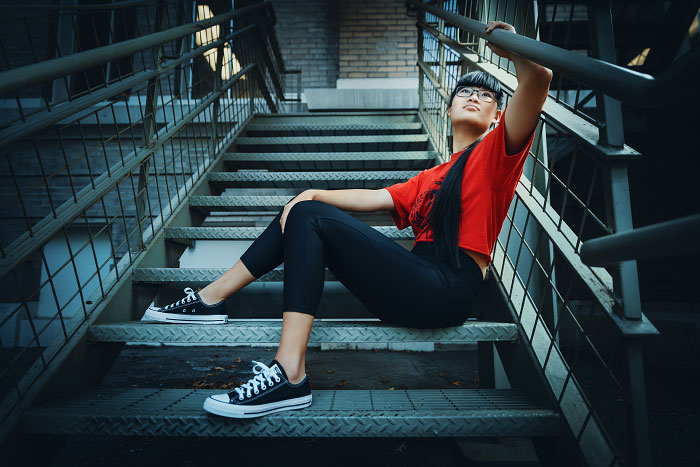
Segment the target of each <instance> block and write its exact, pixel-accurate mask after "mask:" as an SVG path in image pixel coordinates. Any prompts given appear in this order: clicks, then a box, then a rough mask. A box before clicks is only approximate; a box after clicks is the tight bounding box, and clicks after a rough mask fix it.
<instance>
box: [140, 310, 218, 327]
mask: <svg viewBox="0 0 700 467" xmlns="http://www.w3.org/2000/svg"><path fill="white" fill-rule="evenodd" d="M141 321H157V322H159V323H172V324H226V323H228V315H194V316H193V315H185V314H183V315H182V316H180V315H176V314H174V313H163V312H162V311H157V310H154V309H152V308H149V309H148V310H146V313H144V315H143V318H141Z"/></svg>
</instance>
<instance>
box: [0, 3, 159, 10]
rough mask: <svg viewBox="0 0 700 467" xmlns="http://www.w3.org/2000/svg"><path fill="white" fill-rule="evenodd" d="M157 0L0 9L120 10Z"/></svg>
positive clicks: (2, 6)
mask: <svg viewBox="0 0 700 467" xmlns="http://www.w3.org/2000/svg"><path fill="white" fill-rule="evenodd" d="M159 1H163V0H122V1H121V2H118V3H104V4H95V5H19V4H6V5H0V11H3V10H4V11H17V10H40V11H46V10H61V11H72V10H86V11H94V10H122V9H124V8H131V7H135V6H143V5H148V6H155V5H157V4H158V2H159Z"/></svg>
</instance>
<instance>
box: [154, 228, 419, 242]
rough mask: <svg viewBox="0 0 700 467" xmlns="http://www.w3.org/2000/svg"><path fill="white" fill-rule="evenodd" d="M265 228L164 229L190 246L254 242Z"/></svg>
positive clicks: (395, 235)
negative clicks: (204, 242) (211, 242)
mask: <svg viewBox="0 0 700 467" xmlns="http://www.w3.org/2000/svg"><path fill="white" fill-rule="evenodd" d="M371 227H372V228H373V229H375V230H377V231H379V232H381V233H382V234H384V235H386V236H387V237H389V238H391V239H394V240H410V239H413V238H415V237H414V235H413V232H412V231H411V229H403V230H399V229H397V228H396V227H394V226H384V225H375V226H371ZM264 230H265V227H170V228H166V229H165V238H166V239H167V240H171V241H174V242H179V243H183V244H185V245H190V244H191V243H192V241H193V240H255V239H256V238H258V237H259V236H260V235H261V234H262V233H263V231H264Z"/></svg>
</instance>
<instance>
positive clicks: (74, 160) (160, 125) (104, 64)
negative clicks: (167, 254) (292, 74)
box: [0, 1, 285, 429]
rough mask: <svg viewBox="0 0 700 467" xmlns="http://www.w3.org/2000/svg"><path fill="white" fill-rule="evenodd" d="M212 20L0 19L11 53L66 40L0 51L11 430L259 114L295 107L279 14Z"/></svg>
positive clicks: (158, 16)
mask: <svg viewBox="0 0 700 467" xmlns="http://www.w3.org/2000/svg"><path fill="white" fill-rule="evenodd" d="M208 8H209V7H206V8H202V6H201V5H200V7H198V8H197V9H193V7H192V4H186V3H185V2H177V1H160V2H154V1H143V2H138V1H137V2H122V3H113V4H106V5H93V6H80V5H78V6H56V7H51V8H49V9H48V13H47V12H46V11H45V10H41V9H33V8H29V9H28V10H27V9H24V8H22V10H21V13H20V12H17V11H15V10H13V9H11V8H9V7H3V9H2V12H3V17H2V19H0V22H1V23H2V25H1V26H0V31H1V33H0V41H2V43H1V44H0V45H3V44H7V43H8V41H10V40H12V41H17V40H19V39H18V37H19V36H18V35H21V34H25V36H26V37H27V41H28V46H29V48H33V44H35V43H37V41H36V40H35V39H36V38H37V37H41V38H43V40H45V41H49V42H51V41H53V40H54V39H55V40H56V43H55V50H54V49H41V48H33V53H32V54H30V56H29V57H26V55H23V57H25V59H22V60H20V59H19V58H18V56H16V54H15V55H13V53H12V51H10V52H8V51H7V48H6V47H0V49H2V50H3V53H4V55H3V59H4V63H3V65H2V68H1V70H2V72H3V73H2V74H1V75H0V76H1V78H0V83H1V84H0V96H2V97H4V98H5V99H14V101H15V102H16V107H15V108H13V109H9V110H6V111H5V112H3V113H2V116H1V117H0V141H1V143H0V144H1V145H2V148H3V158H2V161H1V162H0V164H2V174H3V175H2V176H3V179H4V180H3V182H4V183H2V184H0V186H1V188H0V217H1V218H2V221H3V230H2V233H1V234H0V287H1V289H2V290H3V291H4V292H2V297H0V342H1V344H2V350H1V351H0V353H1V355H2V359H1V360H0V399H1V400H2V402H1V405H0V409H1V410H0V423H3V425H4V426H7V423H4V422H6V421H7V420H8V419H9V418H11V417H12V416H14V415H12V413H13V412H12V411H13V409H14V408H15V407H17V405H18V404H21V403H23V399H24V397H25V395H26V394H27V393H28V392H30V391H31V390H32V387H33V385H34V383H35V382H36V381H37V380H38V379H40V378H42V377H43V375H44V372H45V371H46V370H47V369H48V368H49V367H50V366H51V365H52V363H53V360H54V359H55V358H56V357H57V355H58V354H59V352H61V351H62V349H64V348H66V347H67V346H70V345H72V344H73V343H74V341H75V340H76V336H79V335H80V332H84V325H85V323H87V322H89V321H90V320H91V319H94V317H93V314H94V311H95V310H96V309H98V308H99V307H100V305H101V304H102V303H103V301H104V300H105V298H106V297H107V296H108V294H109V293H110V291H111V290H112V289H113V287H114V286H115V284H116V283H117V281H118V280H119V279H120V278H121V277H123V275H124V274H125V272H126V271H127V270H128V269H129V268H130V267H131V265H132V264H133V263H134V262H135V261H136V260H137V259H138V258H139V257H140V256H141V255H142V254H143V253H144V251H145V250H146V249H147V248H148V247H149V245H150V244H151V243H152V241H153V238H154V237H155V236H156V235H157V234H158V233H159V232H160V231H161V230H162V229H163V225H164V224H165V223H166V222H167V220H168V219H169V218H170V217H171V216H172V215H173V213H174V212H175V211H176V210H177V208H178V206H179V205H180V204H181V201H182V200H184V199H185V198H186V197H187V196H188V194H189V193H190V191H191V190H192V189H193V187H194V186H195V185H196V184H197V183H198V182H199V181H200V178H201V177H202V175H203V174H204V173H205V172H206V171H207V170H208V169H209V168H210V167H211V165H212V163H214V162H215V161H216V160H218V159H219V158H220V157H222V155H223V153H224V151H225V150H226V148H227V147H228V146H229V145H230V143H231V141H232V140H233V138H235V136H236V135H237V134H238V132H239V130H240V129H241V128H242V127H243V126H244V125H245V123H247V122H248V121H249V120H250V118H252V115H253V111H255V112H261V113H270V112H275V111H277V104H279V102H280V101H284V99H285V98H284V96H283V95H279V94H280V93H283V90H284V76H283V75H284V73H283V72H285V70H284V65H283V63H282V62H281V58H280V55H279V53H278V51H274V50H273V49H272V47H273V45H271V44H275V45H276V44H277V42H276V40H273V39H270V34H274V29H272V28H271V27H267V25H266V22H267V21H270V20H271V19H272V18H271V17H270V16H269V15H265V14H263V13H264V12H265V10H266V9H268V8H270V7H269V5H263V4H260V5H256V6H251V7H248V8H244V9H241V10H240V11H236V12H231V11H230V10H229V11H212V10H209V9H208ZM27 11H28V12H27ZM195 22H196V24H195ZM234 23H235V25H236V27H235V28H234V27H233V25H234ZM13 35H14V37H13ZM66 37H67V38H70V37H73V38H75V47H73V46H72V43H71V42H70V41H69V43H68V45H66V43H65V40H64V39H65V38H66ZM135 38H138V41H130V40H131V39H135ZM256 38H262V39H263V40H262V41H260V40H256ZM67 55H70V56H71V57H70V58H67V57H66V56H67ZM71 59H72V61H71ZM5 102H7V100H6V101H5ZM81 329H82V331H81ZM3 429H4V428H3Z"/></svg>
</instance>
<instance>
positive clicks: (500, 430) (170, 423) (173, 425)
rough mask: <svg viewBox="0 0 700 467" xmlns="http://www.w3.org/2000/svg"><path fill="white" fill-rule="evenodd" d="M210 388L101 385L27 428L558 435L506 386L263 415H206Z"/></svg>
mask: <svg viewBox="0 0 700 467" xmlns="http://www.w3.org/2000/svg"><path fill="white" fill-rule="evenodd" d="M221 392H225V391H224V390H221V389H219V390H210V389H198V390H197V389H147V388H99V389H96V390H92V391H88V392H85V393H82V394H78V395H75V396H73V397H70V398H67V399H61V400H51V401H49V402H47V403H45V404H42V405H38V406H34V407H32V408H31V409H30V410H28V411H27V412H25V413H24V414H23V416H22V419H21V422H20V428H21V430H22V431H23V432H25V433H33V434H46V435H48V434H50V435H59V434H60V435H112V436H168V437H184V436H216V437H234V436H235V437H241V436H243V437H430V438H433V437H474V436H513V437H525V436H555V435H557V434H558V432H559V429H560V423H559V416H558V415H557V413H556V412H554V411H552V410H547V409H544V408H541V407H538V406H537V405H535V404H534V403H533V402H531V401H530V400H529V399H527V398H526V397H524V396H523V395H521V394H519V393H516V392H513V391H511V390H502V389H409V390H394V391H392V390H313V391H312V396H313V402H312V404H311V406H310V407H307V408H305V409H301V410H289V411H283V412H278V413H274V414H271V415H268V416H266V417H262V418H253V419H246V420H230V419H227V418H224V417H218V416H214V415H209V414H207V413H206V412H204V410H203V409H202V403H203V402H204V400H205V399H206V398H207V397H208V396H209V395H211V394H217V393H221Z"/></svg>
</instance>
